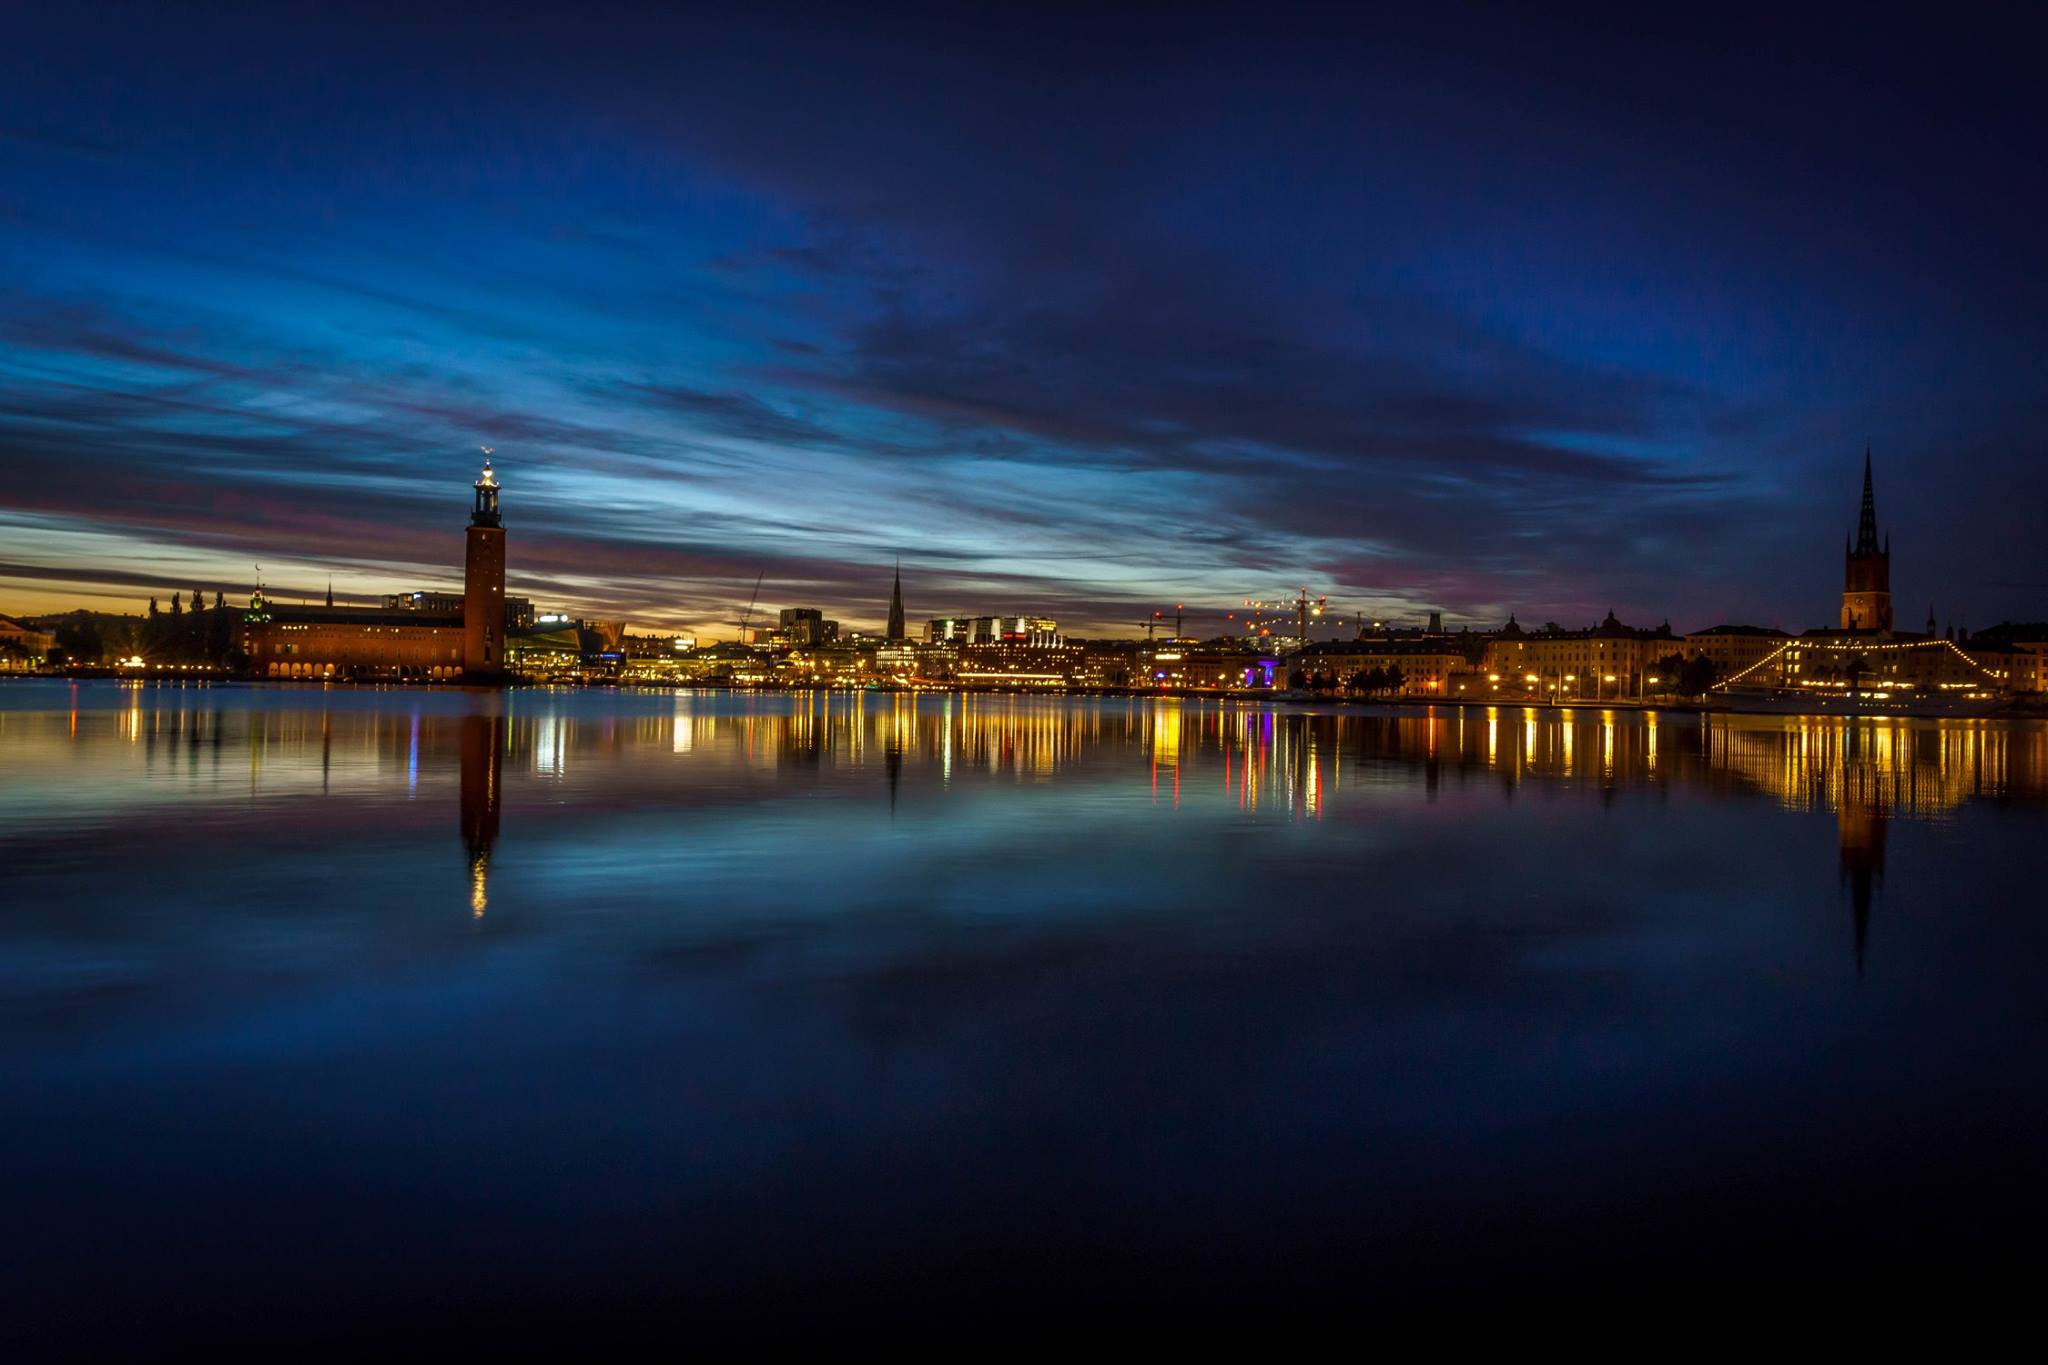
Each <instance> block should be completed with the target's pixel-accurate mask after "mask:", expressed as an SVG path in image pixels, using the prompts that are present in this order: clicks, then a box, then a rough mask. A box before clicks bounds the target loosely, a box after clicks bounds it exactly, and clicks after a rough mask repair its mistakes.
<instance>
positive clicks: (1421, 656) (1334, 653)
mask: <svg viewBox="0 0 2048 1365" xmlns="http://www.w3.org/2000/svg"><path fill="white" fill-rule="evenodd" d="M1287 665H1288V667H1289V668H1290V669H1300V670H1301V671H1302V672H1303V673H1304V674H1306V675H1308V676H1309V677H1310V678H1311V679H1313V678H1315V677H1316V676H1318V675H1322V676H1327V677H1329V678H1332V679H1334V681H1335V684H1336V685H1337V686H1339V687H1348V686H1350V685H1351V681H1352V679H1353V678H1355V677H1356V676H1357V675H1359V674H1361V673H1371V672H1372V671H1373V670H1374V669H1380V670H1382V671H1383V672H1391V671H1392V670H1394V669H1397V668H1398V669H1399V670H1401V682H1400V685H1399V686H1398V687H1395V688H1392V689H1390V690H1392V691H1394V692H1397V693H1400V694H1402V695H1404V696H1418V697H1423V696H1427V697H1441V696H1456V695H1458V688H1459V686H1460V685H1461V684H1462V685H1465V686H1470V685H1471V683H1472V682H1473V681H1475V680H1476V679H1477V676H1478V673H1477V670H1476V669H1475V668H1474V666H1473V663H1472V660H1471V658H1470V657H1469V656H1467V655H1466V654H1465V653H1464V652H1463V651H1462V650H1459V649H1455V648H1452V647H1451V646H1450V645H1449V644H1448V643H1447V642H1446V640H1443V639H1436V640H1431V639H1426V638H1421V637H1416V638H1409V639H1392V638H1388V639H1380V640H1331V641H1325V642H1323V643H1320V644H1313V645H1310V646H1308V647H1307V648H1305V649H1302V650H1299V651H1297V652H1296V653H1294V654H1291V655H1289V656H1288V659H1287Z"/></svg>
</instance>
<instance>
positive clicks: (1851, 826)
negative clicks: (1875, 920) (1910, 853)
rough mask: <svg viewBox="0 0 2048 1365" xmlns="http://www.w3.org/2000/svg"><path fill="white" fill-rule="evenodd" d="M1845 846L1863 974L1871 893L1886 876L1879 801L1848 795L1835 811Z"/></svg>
mask: <svg viewBox="0 0 2048 1365" xmlns="http://www.w3.org/2000/svg"><path fill="white" fill-rule="evenodd" d="M1835 822H1836V829H1837V831H1838V832H1839V835H1840V839H1841V846H1842V870H1841V879H1842V881H1843V882H1844V883H1846V884H1847V885H1848V887H1849V905H1850V910H1851V913H1852V915H1853V916H1854V919H1855V926H1856V975H1857V976H1858V977H1859V978H1860V977H1861V976H1862V975H1863V956H1864V951H1865V949H1866V948H1867V947H1868V946H1869V942H1870V902H1871V893H1872V892H1873V890H1874V889H1875V888H1876V886H1877V884H1878V883H1879V882H1881V881H1883V880H1884V836H1885V819H1884V810H1883V808H1882V807H1880V806H1879V805H1878V804H1877V803H1876V802H1875V801H1857V800H1851V799H1848V798H1846V797H1845V798H1844V800H1843V801H1842V805H1841V809H1840V810H1838V811H1837V812H1836V814H1835Z"/></svg>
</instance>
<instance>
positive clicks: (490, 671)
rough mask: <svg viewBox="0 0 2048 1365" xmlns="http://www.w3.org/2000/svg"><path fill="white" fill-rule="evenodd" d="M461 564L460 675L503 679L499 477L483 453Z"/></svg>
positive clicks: (502, 533)
mask: <svg viewBox="0 0 2048 1365" xmlns="http://www.w3.org/2000/svg"><path fill="white" fill-rule="evenodd" d="M484 455H485V456H486V458H485V460H484V472H483V473H481V474H479V475H477V479H476V505H475V506H474V508H472V509H471V511H470V514H469V549H468V553H467V554H465V555H464V556H463V560H462V671H463V672H464V673H465V674H466V675H468V677H469V678H471V679H472V680H474V681H477V682H497V681H500V680H501V679H503V678H504V676H505V527H504V525H503V524H502V523H501V522H500V521H499V519H498V476H497V475H496V474H493V473H492V472H491V462H490V459H489V458H488V457H489V455H490V451H489V450H488V449H486V450H485V451H484Z"/></svg>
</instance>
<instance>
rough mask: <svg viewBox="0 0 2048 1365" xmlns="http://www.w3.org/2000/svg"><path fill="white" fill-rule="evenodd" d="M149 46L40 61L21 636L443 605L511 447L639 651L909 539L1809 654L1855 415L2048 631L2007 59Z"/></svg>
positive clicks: (2034, 119)
mask: <svg viewBox="0 0 2048 1365" xmlns="http://www.w3.org/2000/svg"><path fill="white" fill-rule="evenodd" d="M108 13H109V12H108V11H107V10H105V9H98V8H96V10H95V12H94V13H93V14H91V15H84V14H76V13H66V12H63V11H60V10H56V9H54V8H53V9H52V10H50V11H48V12H42V13H36V14H31V15H28V16H26V17H25V18H24V19H23V21H22V22H21V23H20V24H19V25H18V32H17V34H16V38H17V39H18V41H13V42H11V43H10V44H9V52H8V54H7V55H6V56H5V57H0V63H4V64H5V68H6V69H5V70H4V72H0V74H4V76H5V77H6V79H5V80H4V81H0V267H4V273H0V279H4V280H5V282H6V286H5V289H4V292H0V527H4V528H5V529H6V530H7V531H8V532H9V533H10V535H11V538H12V539H13V540H14V541H15V542H16V545H15V550H14V552H13V553H10V554H8V555H6V556H4V557H5V558H6V559H7V560H8V561H9V564H10V566H11V567H10V568H9V569H8V570H7V571H6V572H5V573H0V592H4V593H6V594H9V600H10V601H13V600H15V599H16V598H21V599H23V601H24V602H26V603H28V604H30V605H33V604H34V603H35V602H39V601H54V600H57V599H60V598H67V597H69V596H71V595H75V594H76V592H77V591H78V588H77V585H78V584H79V583H81V582H87V583H89V582H102V583H105V584H107V585H109V589H110V591H111V590H115V589H117V588H120V587H121V586H122V585H129V584H135V583H140V582H143V581H154V580H153V578H152V575H154V574H156V573H158V572H159V571H161V572H166V573H170V574H171V575H172V576H173V577H175V578H177V579H178V581H184V580H185V578H187V577H189V576H190V575H189V574H188V572H187V571H188V570H190V571H191V572H192V573H198V574H202V575H208V578H207V581H221V582H224V583H225V584H227V585H228V586H230V587H231V588H232V587H234V586H235V585H236V584H237V582H238V579H237V575H242V576H246V573H245V571H244V569H243V568H242V566H243V565H244V564H245V563H250V562H253V561H254V560H256V559H258V558H261V559H263V560H264V562H266V563H268V564H275V565H276V566H277V567H276V570H275V572H277V573H279V574H296V575H297V576H298V577H299V578H300V579H301V580H302V581H305V582H308V583H317V582H319V581H321V580H322V578H323V576H324V573H325V572H326V569H327V568H328V567H330V566H333V567H336V568H337V571H338V573H339V574H340V575H341V577H342V578H343V579H344V580H345V582H344V584H343V585H342V586H344V587H346V588H348V589H349V590H353V591H357V592H360V593H365V594H367V593H369V592H371V591H374V590H376V589H377V588H378V587H380V586H395V585H396V584H397V583H399V582H411V581H415V580H439V579H445V578H446V577H448V576H449V575H450V574H451V573H452V572H453V554H452V551H450V550H449V549H448V546H449V544H450V537H451V535H452V532H451V529H450V527H451V522H459V514H460V510H461V501H462V493H463V489H462V485H463V483H464V482H466V480H467V477H468V473H469V469H468V464H469V460H470V458H471V456H472V454H473V451H474V447H475V446H477V445H479V444H492V445H496V446H497V447H499V449H500V452H501V460H502V462H503V464H504V466H505V468H506V470H507V473H508V481H509V484H510V488H511V491H510V492H509V493H508V499H509V500H510V501H509V506H510V508H511V509H512V518H513V522H514V525H515V526H516V527H517V528H518V530H519V532H520V540H519V541H518V542H517V545H518V547H519V548H518V549H516V550H515V555H514V571H515V576H518V575H519V574H521V573H524V574H525V575H527V586H528V587H529V588H530V589H531V590H533V591H535V592H539V593H542V594H543V595H547V596H550V597H551V598H555V599H559V601H560V602H561V604H563V605H569V606H576V607H581V608H585V609H588V610H591V611H594V612H602V613H606V614H613V613H620V614H626V615H628V616H631V617H634V618H635V619H639V620H644V621H648V622H650V623H652V622H654V621H657V620H665V621H672V622H678V623H682V622H695V623H709V622H713V621H717V620H722V619H725V618H728V617H730V616H732V615H734V614H735V608H736V606H738V605H740V604H742V603H743V602H744V599H745V597H746V595H747V594H748V592H749V591H750V590H751V587H752V583H753V579H754V577H755V575H756V574H766V575H767V576H768V580H769V581H768V584H767V586H765V587H764V589H763V596H764V601H766V600H769V599H771V598H772V599H773V600H777V601H783V602H796V601H815V602H818V603H821V604H823V605H826V606H828V607H831V608H833V609H834V610H836V611H838V612H840V613H841V614H842V615H844V616H847V617H849V618H851V619H856V620H872V619H875V618H877V617H879V614H880V610H881V600H882V599H881V592H880V589H878V587H877V583H878V582H880V581H881V579H880V576H881V574H882V573H883V572H884V570H883V566H884V565H886V564H887V563H888V562H889V561H891V560H893V559H894V558H895V557H896V556H897V555H899V554H901V555H902V556H904V557H905V559H906V561H907V562H908V563H910V564H911V565H912V566H913V574H912V577H913V579H914V581H915V582H916V583H917V589H916V592H914V594H913V595H914V596H915V597H916V598H917V600H916V601H915V602H914V604H913V609H914V610H927V609H928V610H930V611H932V612H934V613H936V612H939V611H949V610H964V609H970V608H984V607H995V606H1014V607H1017V608H1019V609H1027V608H1039V609H1048V610H1056V611H1058V612H1059V613H1061V614H1062V615H1064V616H1066V617H1068V618H1069V619H1071V620H1074V621H1075V622H1076V623H1077V624H1096V625H1108V624H1112V623H1118V622H1123V621H1126V620H1130V619H1136V617H1137V616H1138V615H1142V614H1143V612H1144V611H1145V610H1147V609H1148V608H1147V606H1146V604H1148V603H1151V604H1157V603H1159V602H1162V601H1168V602H1170V601H1187V600H1192V601H1210V602H1218V603H1226V604H1227V603H1230V602H1234V601H1235V600H1237V599H1239V598H1241V597H1243V596H1247V595H1261V596H1263V595H1267V594H1269V593H1272V592H1275V591H1278V590H1280V589H1284V588H1287V587H1290V586H1291V585H1293V584H1296V583H1310V584H1314V585H1318V586H1323V587H1327V588H1328V589H1330V590H1331V591H1333V592H1335V593H1337V594H1338V595H1339V596H1340V598H1344V599H1346V600H1347V601H1349V602H1351V603H1352V604H1354V605H1355V606H1357V607H1359V608H1362V609H1365V610H1367V611H1370V612H1373V613H1375V614H1379V613H1382V612H1387V611H1405V612H1418V613H1419V612H1421V611H1424V610H1427V609H1429V608H1432V607H1442V608H1445V609H1447V610H1448V611H1449V612H1450V613H1451V614H1452V615H1453V616H1457V615H1469V616H1470V617H1472V618H1475V619H1480V620H1484V619H1490V618H1492V617H1495V616H1498V615H1502V614H1504V613H1505V612H1506V611H1508V610H1518V611H1520V612H1521V613H1522V614H1523V615H1524V616H1526V617H1531V618H1535V619H1543V618H1546V617H1558V618H1560V619H1572V618H1573V617H1574V616H1590V615H1593V614H1596V613H1597V612H1599V611H1603V610H1605V609H1606V608H1607V607H1608V606H1610V605H1612V606H1615V607H1616V608H1617V609H1619V610H1621V611H1622V612H1623V614H1624V615H1632V616H1636V617H1642V618H1652V619H1654V618H1658V617H1662V616H1665V615H1669V616H1671V617H1672V618H1673V619H1674V621H1676V622H1677V623H1678V624H1680V625H1700V624H1706V623H1708V622H1709V621H1710V620H1718V619H1723V618H1728V617H1736V618H1744V619H1753V620H1760V621H1768V622H1773V623H1778V624H1785V625H1802V624H1807V623H1810V622H1813V621H1817V620H1822V619H1826V618H1827V616H1828V615H1829V614H1830V611H1831V607H1830V603H1829V597H1830V593H1831V591H1832V589H1833V586H1834V579H1835V577H1836V575H1837V573H1838V565H1837V563H1836V562H1835V560H1834V558H1833V555H1834V541H1835V539H1836V537H1837V536H1838V535H1839V534H1840V531H1841V529H1842V524H1843V523H1844V522H1845V520H1846V519H1848V518H1849V517H1850V516H1851V515H1852V514H1853V511H1854V505H1853V500H1854V491H1855V490H1854V478H1855V475H1856V473H1857V468H1858V463H1859V456H1860V453H1861V450H1862V447H1863V444H1864V442H1865V441H1866V440H1868V441H1872V442H1874V443H1875V445H1876V447H1877V452H1878V462H1879V468H1880V495H1881V503H1882V508H1883V511H1884V513H1885V518H1886V520H1887V521H1889V522H1890V523H1891V524H1892V528H1893V530H1894V532H1895V537H1896V540H1897V542H1898V546H1899V550H1900V557H1899V561H1898V566H1897V574H1898V578H1899V584H1898V586H1899V589H1900V591H1901V592H1902V593H1904V594H1906V595H1908V596H1909V597H1913V598H1917V597H1918V596H1922V595H1924V596H1926V597H1928V598H1929V599H1930V600H1934V601H1937V602H1939V603H1941V604H1942V609H1943V611H1944V612H1945V613H1948V612H1951V611H1953V612H1954V613H1956V614H1963V613H1968V614H1970V615H1972V616H1973V617H1975V618H1976V619H1981V620H1990V619H1994V618H1996V617H1998V616H2001V615H2033V616H2038V615H2039V609H2038V599H2039V594H2040V591H2041V587H2040V585H2041V584H2043V583H2044V582H2048V565H2044V564H2043V562H2042V559H2043V552H2042V550H2041V549H2040V547H2039V543H2038V539H2037V538H2036V536H2035V534H2034V532H2033V528H2032V516H2031V510H2030V509H2031V508H2032V507H2033V506H2036V505H2038V502H2039V498H2040V495H2041V493H2042V492H2043V491H2044V488H2043V482H2044V481H2043V476H2042V474H2041V472H2040V471H2041V469H2042V467H2043V463H2042V458H2041V457H2042V455H2043V454H2044V451H2043V448H2042V439H2041V436H2040V434H2039V433H2040V432H2041V430H2042V423H2041V421H2040V419H2041V417H2042V415H2043V414H2042V412H2041V408H2042V406H2043V403H2042V400H2041V399H2040V398H2039V397H2038V396H2037V395H2038V392H2039V377H2038V367H2039V359H2038V358H2039V356H2040V355H2041V354H2043V353H2048V345H2044V343H2048V337H2044V336H2043V331H2044V323H2043V318H2044V317H2048V308H2044V304H2048V298H2044V293H2048V284H2044V283H2043V277H2042V275H2041V273H2040V272H2039V271H2038V270H2037V269H2036V268H2035V256H2036V254H2037V246H2036V243H2035V237H2036V233H2037V225H2038V223H2039V221H2040V219H2041V213H2042V210H2043V208H2044V207H2048V203H2044V201H2048V185H2044V174H2048V173H2044V171H2043V169H2042V167H2043V164H2044V163H2043V158H2042V157H2041V155H2040V153H2041V152H2042V151H2043V148H2042V145H2041V143H2042V141H2043V139H2042V135H2041V132H2040V128H2041V126H2042V121H2041V120H2040V119H2039V118H2038V110H2037V109H2036V108H2035V107H2034V104H2035V102H2034V100H2033V99H2032V98H2031V95H2030V93H2029V92H2030V91H2031V88H2032V87H2031V83H2030V81H2031V78H2030V75H2029V73H2028V72H2027V71H2026V70H2025V67H2024V56H2023V54H2024V53H2025V52H2027V51H2028V48H2027V47H2026V45H2025V44H2024V43H2022V42H2019V41H2018V36H2019V35H2017V34H2014V33H2002V32H2000V31H1998V30H1997V28H1996V26H1995V25H1989V24H1987V25H1983V26H1977V27H1969V28H1965V27H1964V26H1959V25H1949V24H1939V25H1935V24H1929V25H1927V26H1924V27H1912V26H1908V24H1907V21H1900V20H1894V19H1893V18H1889V17H1885V16H1876V17H1872V16H1866V17H1865V20H1864V21H1863V22H1859V23H1858V24H1857V25H1855V26H1853V27H1852V28H1848V29H1844V28H1842V27H1840V26H1837V25H1833V24H1821V23H1818V22H1813V23H1808V22H1805V21H1802V20H1801V19H1800V18H1798V17H1797V16H1792V17H1787V16H1785V15H1782V14H1778V13H1771V14H1768V15H1763V14H1759V15H1756V16H1748V15H1732V16H1725V17H1724V23H1723V26H1722V27H1720V28H1718V29H1708V28H1706V27H1704V26H1703V24H1702V23H1701V22H1700V21H1699V20H1698V18H1697V16H1687V17H1686V18H1685V19H1684V21H1683V22H1682V24H1681V23H1680V22H1679V21H1676V20H1674V21H1671V22H1669V23H1667V22H1666V21H1664V20H1663V19H1661V18H1659V17H1658V16H1655V15H1645V14H1643V13H1642V12H1640V11H1639V10H1618V11H1614V12H1611V13H1610V12H1602V11H1585V12H1581V13H1579V14H1576V15H1574V16H1571V17H1570V19H1569V20H1567V19H1566V18H1565V17H1564V16H1561V15H1558V14H1554V13H1546V14H1541V15H1538V14H1533V13H1525V12H1523V11H1521V10H1519V9H1503V10H1497V11H1496V10H1485V9H1482V10H1477V11H1467V12H1462V13H1459V14H1457V15H1449V16H1443V17H1441V18H1438V17H1432V16H1428V15H1419V14H1413V13H1409V14H1391V15H1390V14H1385V13H1378V12H1373V11H1369V10H1364V9H1351V8H1329V7H1304V8H1291V7H1286V6H1277V7H1276V6H1261V7H1257V8H1250V7H1231V6H1192V7H1176V8H1174V9H1172V10H1170V11H1169V10H1161V9H1158V8H1156V7H1138V8H1131V9H1110V8H1104V7H1097V8H1096V9H1093V10H1090V11H1086V12H1084V11H1079V10H1073V11H1068V10H1050V11H1049V10H1044V9H1033V10H1014V9H1007V8H1002V7H995V8H988V7H983V8H978V9H976V10H974V11H972V12H966V11H958V10H942V9H911V8H903V9H890V10H875V9H872V8H868V9H862V10H859V11H854V10H848V9H845V8H844V7H766V8H760V7H747V8H746V9H745V10H741V9H738V8H736V7H732V8H724V9H718V10H707V11H700V12H669V11H665V10H658V9H651V8H647V7H641V6H617V7H603V6H579V7H577V8H575V9H574V10H569V9H560V8H554V7H526V6H517V5H514V6H505V7H499V8H496V9H494V10H492V11H491V12H490V13H489V14H488V16H482V15H480V14H479V13H478V12H477V11H475V10H473V9H469V8H466V7H465V8H451V9H445V10H444V9H440V8H437V7H433V6H417V5H413V6H403V7H399V6H319V7H298V6H265V7H260V8H259V7H252V8H248V9H238V8H234V7H219V8H208V9H206V10H203V11H196V12H186V11H164V10H158V9H154V8H148V7H143V8H137V9H135V10H132V11H122V12H119V13H116V14H114V16H113V18H111V19H109V18H108V17H107V16H108ZM135 559H140V560H144V561H150V562H167V563H169V564H170V565H171V566H172V567H169V568H166V569H162V570H159V569H157V568H150V567H138V564H137V563H136V562H134V560H135ZM95 573H97V574H99V575H101V576H100V577H98V578H95V577H94V574H95Z"/></svg>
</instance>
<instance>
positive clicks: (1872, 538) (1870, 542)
mask: <svg viewBox="0 0 2048 1365" xmlns="http://www.w3.org/2000/svg"><path fill="white" fill-rule="evenodd" d="M1856 553H1857V554H1859V555H1874V554H1877V553H1879V550H1878V545H1877V493H1876V490H1875V486H1874V485H1873V484H1872V482H1871V478H1870V447H1869V446H1867V445H1866V446H1864V447H1863V515H1862V517H1861V518H1859V519H1858V521H1857V523H1856Z"/></svg>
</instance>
